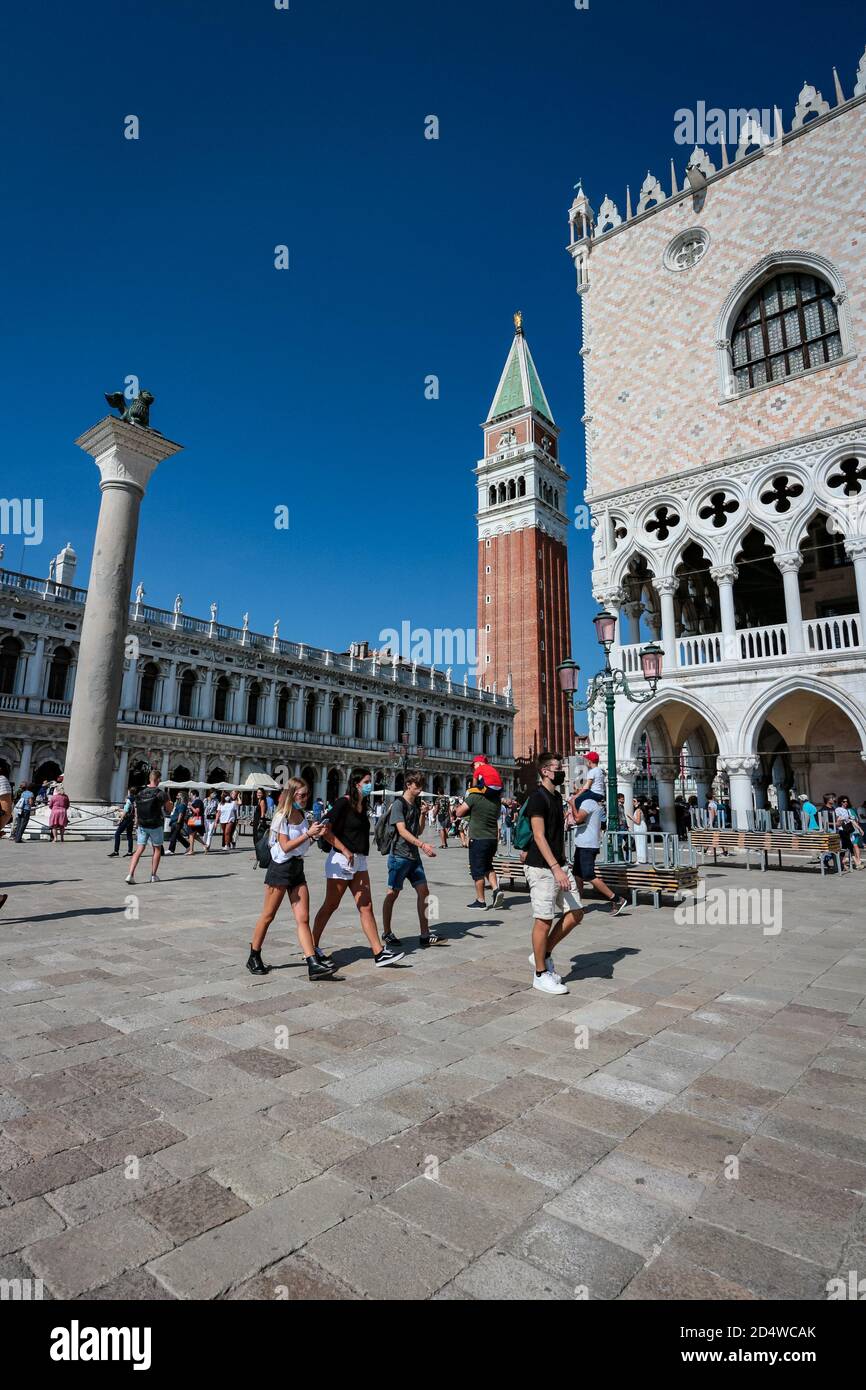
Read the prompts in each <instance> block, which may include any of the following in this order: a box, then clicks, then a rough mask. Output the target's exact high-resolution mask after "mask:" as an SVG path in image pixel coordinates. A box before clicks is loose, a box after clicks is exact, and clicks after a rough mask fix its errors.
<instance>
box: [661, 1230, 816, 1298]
mask: <svg viewBox="0 0 866 1390" xmlns="http://www.w3.org/2000/svg"><path fill="white" fill-rule="evenodd" d="M665 1254H666V1255H667V1256H668V1257H669V1258H672V1259H676V1258H682V1259H685V1260H688V1261H690V1262H691V1263H693V1264H696V1265H699V1266H700V1267H701V1268H702V1269H706V1270H709V1271H710V1273H712V1274H716V1275H717V1276H718V1277H719V1278H721V1279H726V1280H730V1281H731V1282H733V1283H735V1284H740V1285H742V1286H743V1288H746V1289H749V1290H750V1292H752V1293H754V1294H756V1295H757V1297H758V1298H763V1299H766V1298H771V1299H784V1298H793V1299H816V1298H826V1284H827V1279H828V1278H829V1277H830V1271H829V1270H826V1269H821V1267H820V1266H819V1265H816V1264H812V1263H810V1262H809V1261H807V1260H799V1259H795V1258H794V1257H793V1256H792V1255H787V1254H785V1253H783V1252H782V1251H779V1250H771V1249H770V1248H769V1247H768V1246H766V1245H762V1244H760V1242H758V1241H755V1240H747V1239H745V1238H744V1237H743V1236H739V1235H735V1234H733V1233H732V1232H730V1231H723V1230H721V1229H720V1228H719V1227H717V1226H710V1225H707V1224H706V1223H705V1222H703V1221H695V1220H693V1221H689V1222H687V1223H685V1224H684V1225H682V1226H680V1227H679V1229H678V1230H677V1231H675V1232H674V1234H673V1235H672V1236H671V1238H670V1240H669V1241H668V1244H667V1246H666V1248H665Z"/></svg>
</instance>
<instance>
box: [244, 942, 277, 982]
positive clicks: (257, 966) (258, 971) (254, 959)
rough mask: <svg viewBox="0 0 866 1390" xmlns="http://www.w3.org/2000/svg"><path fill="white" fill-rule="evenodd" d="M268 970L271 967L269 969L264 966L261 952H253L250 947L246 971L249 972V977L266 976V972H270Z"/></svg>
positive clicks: (267, 966)
mask: <svg viewBox="0 0 866 1390" xmlns="http://www.w3.org/2000/svg"><path fill="white" fill-rule="evenodd" d="M270 968H271V967H270V966H269V965H265V964H264V962H263V961H262V953H261V951H254V950H253V948H252V946H251V947H250V958H249V960H248V961H247V970H249V972H250V974H251V975H267V973H268V971H269V970H270Z"/></svg>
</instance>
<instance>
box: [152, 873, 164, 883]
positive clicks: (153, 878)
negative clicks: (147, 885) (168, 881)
mask: <svg viewBox="0 0 866 1390" xmlns="http://www.w3.org/2000/svg"><path fill="white" fill-rule="evenodd" d="M150 881H151V883H162V879H161V878H157V876H156V874H151V876H150Z"/></svg>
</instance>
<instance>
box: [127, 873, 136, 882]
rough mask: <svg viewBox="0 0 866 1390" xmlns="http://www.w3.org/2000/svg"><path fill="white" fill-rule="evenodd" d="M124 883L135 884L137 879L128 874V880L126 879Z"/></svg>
mask: <svg viewBox="0 0 866 1390" xmlns="http://www.w3.org/2000/svg"><path fill="white" fill-rule="evenodd" d="M124 882H125V883H135V879H134V878H133V877H132V874H127V875H126V878H125V880H124Z"/></svg>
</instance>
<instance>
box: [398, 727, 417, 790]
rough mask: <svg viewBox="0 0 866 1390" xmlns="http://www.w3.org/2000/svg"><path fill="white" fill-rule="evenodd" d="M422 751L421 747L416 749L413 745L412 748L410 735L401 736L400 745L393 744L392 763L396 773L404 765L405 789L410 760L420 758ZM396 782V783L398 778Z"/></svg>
mask: <svg viewBox="0 0 866 1390" xmlns="http://www.w3.org/2000/svg"><path fill="white" fill-rule="evenodd" d="M422 751H423V750H422V749H421V747H420V746H418V747H415V746H414V745H413V746H411V747H410V744H409V735H408V734H406V733H404V734H401V736H400V742H399V743H392V744H391V762H392V763H393V765H394V770H395V772H396V769H397V768H398V767H400V766H401V765H402V769H403V786H404V787H405V785H406V773H407V772H408V771H409V759H410V758H420V757H421V753H422ZM394 780H395V781H396V777H395V779H394Z"/></svg>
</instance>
